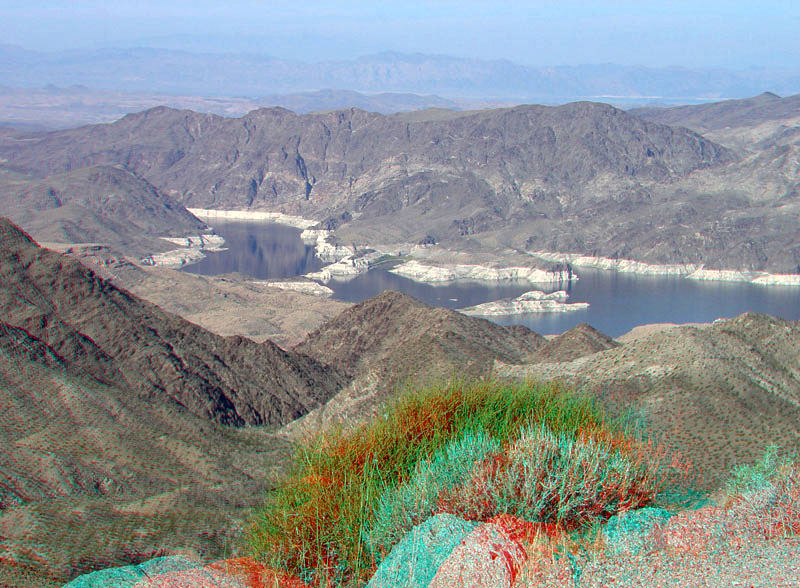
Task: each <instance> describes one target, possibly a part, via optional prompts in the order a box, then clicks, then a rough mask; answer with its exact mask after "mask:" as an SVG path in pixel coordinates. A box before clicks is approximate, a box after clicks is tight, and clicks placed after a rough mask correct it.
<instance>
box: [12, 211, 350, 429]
mask: <svg viewBox="0 0 800 588" xmlns="http://www.w3.org/2000/svg"><path fill="white" fill-rule="evenodd" d="M0 275H2V276H3V280H2V282H1V283H0V309H2V316H3V321H4V322H5V323H6V324H7V325H8V326H9V327H15V328H18V329H22V330H24V332H25V333H27V334H28V335H29V336H31V337H33V338H35V339H37V340H39V341H41V342H43V344H45V345H47V346H48V347H49V348H51V349H53V351H54V353H56V354H57V356H58V358H60V360H62V361H64V362H65V363H66V364H68V365H70V366H72V368H73V369H74V370H78V371H80V372H82V373H85V374H87V375H89V376H91V377H92V378H93V379H95V380H97V381H99V382H102V383H106V384H111V385H114V386H118V387H120V388H123V389H128V390H132V391H135V392H136V393H137V394H139V395H141V396H142V397H146V398H150V399H151V400H152V401H154V402H161V403H163V402H168V403H171V404H173V405H174V406H180V407H183V408H185V409H187V410H189V411H190V412H192V413H193V414H196V415H198V416H201V417H203V418H207V419H209V420H212V421H215V422H218V423H224V424H229V425H244V424H259V425H261V424H264V425H280V424H285V423H287V422H289V421H291V420H293V419H295V418H297V417H299V416H301V415H302V414H304V413H306V412H308V411H309V410H311V409H312V408H314V407H315V406H317V405H319V404H320V403H322V402H324V401H326V400H327V399H328V398H330V397H331V396H332V395H333V394H335V393H336V392H337V391H338V389H339V388H340V386H341V384H342V383H343V379H342V378H341V377H340V376H339V375H338V374H337V372H335V371H334V370H332V369H330V368H328V367H326V366H323V365H321V364H319V363H317V362H316V361H314V360H310V359H309V358H307V357H305V356H302V355H299V354H297V353H295V352H292V351H284V350H282V349H280V348H279V347H277V346H276V345H275V344H273V343H271V342H269V341H266V342H264V343H263V344H258V343H254V342H253V341H251V340H249V339H245V338H243V337H220V336H218V335H214V334H212V333H210V332H209V331H206V330H205V329H202V328H200V327H198V326H196V325H194V324H192V323H189V322H187V321H186V320H184V319H181V318H180V317H178V316H176V315H171V314H168V313H166V312H164V311H162V310H161V309H160V308H158V307H157V306H155V305H153V304H151V303H149V302H145V301H143V300H140V299H138V298H136V297H135V296H133V295H131V294H130V293H128V292H126V291H124V290H120V289H119V288H117V287H115V286H114V285H112V284H111V283H110V282H107V281H105V280H103V279H102V278H99V277H98V276H97V275H95V274H94V273H93V272H92V271H91V270H89V269H88V268H86V267H85V266H83V265H81V264H80V263H79V262H78V261H76V260H75V259H73V258H71V257H69V256H66V255H59V254H57V253H54V252H52V251H49V250H46V249H41V248H39V247H38V246H37V245H36V243H35V242H33V241H32V240H31V239H30V237H28V235H26V234H25V233H23V232H22V231H21V230H20V229H18V228H17V227H16V226H15V225H13V224H12V223H11V222H10V221H8V220H5V219H0Z"/></svg>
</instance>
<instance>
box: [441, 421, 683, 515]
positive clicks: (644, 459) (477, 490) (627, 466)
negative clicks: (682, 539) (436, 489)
mask: <svg viewBox="0 0 800 588" xmlns="http://www.w3.org/2000/svg"><path fill="white" fill-rule="evenodd" d="M676 474H678V472H677V471H675V470H673V469H670V468H665V467H664V460H663V457H662V454H661V453H660V451H659V449H658V448H657V447H656V446H655V445H654V444H653V443H649V442H642V441H639V440H636V439H631V438H629V437H628V436H626V435H625V434H623V433H617V434H609V433H608V432H603V431H589V432H583V431H581V432H579V433H578V434H569V433H565V432H563V431H557V432H556V431H553V430H551V429H550V428H549V427H547V426H546V425H545V424H543V423H541V424H537V425H533V426H530V427H527V428H526V429H524V430H523V431H522V432H521V434H520V436H519V438H518V439H517V440H516V441H515V442H514V443H513V444H512V445H511V447H509V448H508V450H506V451H503V452H495V453H494V454H493V455H490V456H488V457H486V458H485V459H484V460H483V461H482V462H480V463H479V464H478V465H477V467H475V468H474V470H473V472H472V475H471V476H470V477H469V478H468V479H467V480H465V481H464V482H462V483H461V484H458V485H455V486H454V487H453V488H452V489H450V490H445V491H444V492H442V494H441V495H440V497H439V503H440V504H439V506H440V509H443V510H445V511H447V512H452V513H453V514H457V515H459V516H462V517H464V518H467V519H475V520H486V519H488V518H490V517H492V516H494V515H496V514H499V513H508V514H511V515H514V516H517V517H519V518H521V519H525V520H529V521H537V522H544V523H555V524H557V525H558V526H560V527H562V528H563V529H565V530H567V531H574V530H578V529H586V528H588V527H590V526H591V525H594V524H595V523H597V522H598V521H603V520H607V519H608V518H609V517H611V516H612V515H614V514H616V513H617V512H620V511H627V510H633V509H636V508H640V507H642V506H645V505H647V504H649V503H650V502H652V500H653V499H654V498H655V496H656V495H658V493H659V492H660V490H661V488H663V487H664V486H665V485H667V484H669V485H670V486H672V485H674V484H675V483H676V482H678V481H679V478H678V477H676Z"/></svg>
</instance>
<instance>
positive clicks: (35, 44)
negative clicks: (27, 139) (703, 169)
mask: <svg viewBox="0 0 800 588" xmlns="http://www.w3.org/2000/svg"><path fill="white" fill-rule="evenodd" d="M0 23H2V24H0V42H4V43H13V44H17V45H21V46H23V47H25V48H26V49H37V50H59V49H68V48H69V49H74V48H98V47H130V46H153V47H166V48H173V49H187V50H191V51H198V50H207V51H214V52H217V51H237V52H238V51H250V52H256V53H264V54H268V55H273V56H275V57H284V58H295V59H302V60H307V61H312V60H313V61H318V60H324V59H350V58H353V57H357V56H359V55H364V54H368V53H375V52H378V51H383V50H392V51H401V52H404V53H414V52H422V53H439V54H446V55H454V56H460V57H475V58H484V59H502V58H505V59H509V60H511V61H514V62H517V63H523V64H529V65H574V64H581V63H602V62H611V63H619V64H641V65H652V66H664V65H683V66H691V67H698V66H724V67H734V68H746V67H750V66H770V67H774V66H779V67H781V66H787V67H789V66H790V67H795V68H796V67H797V66H798V64H800V32H798V31H800V0H787V1H768V2H764V1H747V2H741V1H736V0H727V1H716V0H693V1H688V2H687V1H680V2H669V1H658V2H652V1H648V0H638V1H635V2H628V1H626V0H623V1H614V0H609V1H605V2H595V1H592V0H584V1H573V0H555V1H538V2H519V1H510V2H508V1H507V2H503V1H502V0H501V1H491V0H480V1H471V0H457V1H455V0H453V1H451V0H442V1H439V2H403V1H400V0H397V1H389V2H382V1H369V2H356V1H352V0H348V1H331V2H322V1H318V0H317V1H314V0H312V1H305V0H298V1H294V2H292V1H288V2H287V1H286V0H281V1H280V2H270V1H267V2H255V1H243V0H227V1H221V2H217V1H213V2H212V1H208V0H184V1H174V0H172V1H170V0H165V1H158V2H154V1H150V0H138V1H129V0H112V1H109V0H102V1H99V0H98V1H87V0H71V1H65V0H61V1H58V2H52V1H51V2H37V1H35V0H33V1H25V2H21V1H7V0H0Z"/></svg>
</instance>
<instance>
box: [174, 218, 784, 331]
mask: <svg viewBox="0 0 800 588" xmlns="http://www.w3.org/2000/svg"><path fill="white" fill-rule="evenodd" d="M214 229H215V231H216V232H217V234H219V235H221V236H222V237H224V238H225V241H226V246H227V247H228V250H227V251H221V252H216V253H215V252H210V253H207V257H206V258H205V259H203V260H201V261H200V262H198V263H196V264H192V265H189V266H186V267H185V268H184V271H188V272H191V273H198V274H204V275H217V274H223V273H229V272H240V273H242V274H245V275H248V276H252V277H254V278H257V279H279V278H289V277H294V276H298V275H302V274H305V273H307V272H311V271H316V270H318V269H320V268H321V267H323V266H324V265H325V264H324V263H323V262H321V261H320V260H319V259H317V258H316V257H315V256H314V248H313V246H310V245H306V244H304V243H303V242H302V241H301V240H300V230H299V229H296V228H293V227H287V226H285V225H276V224H267V223H257V222H253V223H250V222H241V221H240V222H227V223H220V222H217V223H215V225H214ZM577 273H578V275H579V279H578V280H577V281H576V282H573V283H572V284H571V286H570V287H568V288H567V290H568V292H569V294H570V297H569V300H568V301H569V302H588V303H589V304H590V306H589V308H588V309H585V310H579V311H574V312H564V313H538V314H528V315H514V316H508V317H491V320H493V321H495V322H497V323H500V324H503V325H510V324H521V325H525V326H527V327H529V328H531V329H533V330H534V331H536V332H538V333H541V334H552V333H561V332H563V331H565V330H567V329H570V328H572V327H574V326H575V325H577V324H578V323H582V322H587V323H589V324H590V325H592V326H593V327H595V328H596V329H598V330H600V331H602V332H604V333H606V334H608V335H610V336H612V337H617V336H619V335H621V334H623V333H625V332H627V331H629V330H630V329H632V328H633V327H635V326H636V325H641V324H647V323H686V322H709V321H712V320H714V319H716V318H722V317H733V316H736V315H738V314H741V313H742V312H745V311H755V312H763V313H767V314H771V315H774V316H779V317H781V318H785V319H798V318H800V287H791V286H771V287H766V286H756V285H753V284H741V283H733V282H701V281H695V280H686V279H682V278H677V277H654V276H636V275H633V274H620V273H615V272H607V271H600V270H588V269H578V270H577ZM327 286H328V287H330V288H332V289H333V290H334V298H337V299H340V300H346V301H349V302H361V301H362V300H365V299H367V298H371V297H372V296H376V295H378V294H380V293H381V292H382V291H383V290H399V291H401V292H405V293H406V294H410V295H411V296H414V297H415V298H419V299H420V300H424V301H425V302H427V303H429V304H434V305H436V306H444V307H447V308H461V307H465V306H473V305H475V304H481V303H483V302H489V301H492V300H498V299H500V298H509V297H515V296H519V295H520V294H522V293H523V292H527V291H528V290H533V289H538V288H540V285H537V284H529V283H527V282H524V283H520V282H517V283H515V282H503V283H501V284H496V283H495V284H487V283H484V282H473V283H465V282H458V283H448V284H447V285H442V286H432V285H429V284H420V283H418V282H414V281H413V280H409V279H407V278H403V277H400V276H396V275H394V274H392V273H390V272H388V271H387V269H386V268H375V269H373V270H371V271H369V272H367V273H366V274H363V275H361V276H358V277H356V278H355V279H353V280H350V281H347V282H344V281H342V282H337V281H332V282H330V283H328V284H327ZM542 289H544V290H545V291H553V290H555V289H557V288H549V289H548V288H542Z"/></svg>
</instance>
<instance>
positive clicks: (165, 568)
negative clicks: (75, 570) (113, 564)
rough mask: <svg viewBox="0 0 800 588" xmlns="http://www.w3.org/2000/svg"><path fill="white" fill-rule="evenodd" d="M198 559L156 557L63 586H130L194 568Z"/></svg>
mask: <svg viewBox="0 0 800 588" xmlns="http://www.w3.org/2000/svg"><path fill="white" fill-rule="evenodd" d="M197 566H198V561H197V560H194V559H191V558H188V557H185V556H182V555H181V556H168V557H156V558H153V559H150V560H147V561H145V562H142V563H140V564H136V565H131V566H124V567H119V568H108V569H105V570H97V571H96V572H91V573H89V574H83V575H82V576H78V577H77V578H75V579H74V580H72V581H71V582H69V583H68V584H66V585H65V586H64V588H108V587H109V586H114V588H132V587H133V586H137V583H138V582H139V581H140V580H143V579H145V580H146V579H147V578H150V577H155V576H158V575H161V574H165V573H169V572H180V571H183V570H188V569H192V568H196V567H197Z"/></svg>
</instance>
